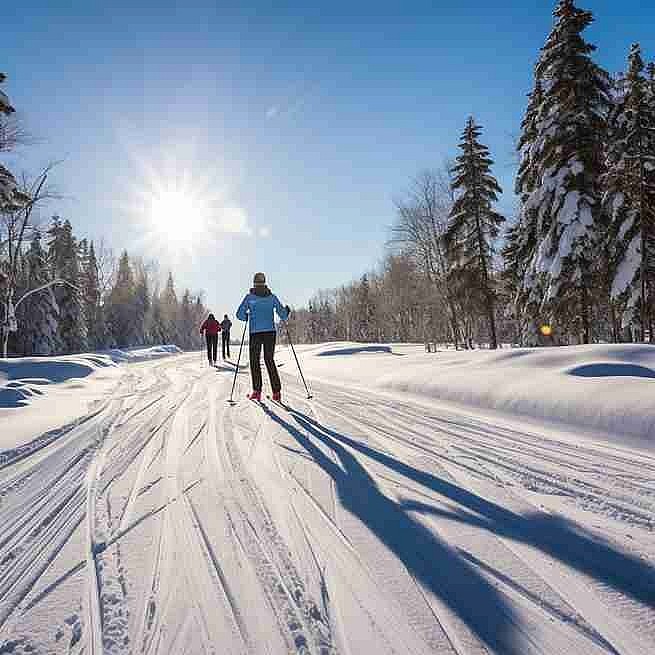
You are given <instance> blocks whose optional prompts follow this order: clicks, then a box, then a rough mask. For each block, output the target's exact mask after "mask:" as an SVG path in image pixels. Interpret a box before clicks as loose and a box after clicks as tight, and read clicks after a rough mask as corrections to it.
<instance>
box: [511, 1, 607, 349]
mask: <svg viewBox="0 0 655 655" xmlns="http://www.w3.org/2000/svg"><path fill="white" fill-rule="evenodd" d="M554 15H555V18H556V21H555V25H554V27H553V30H552V31H551V33H550V35H549V36H548V39H547V40H546V44H545V45H544V47H543V48H542V51H541V56H540V58H539V61H538V63H537V65H536V67H535V80H536V84H537V85H539V87H540V93H541V103H540V105H539V107H538V108H535V109H534V112H535V114H536V116H537V121H536V122H535V124H534V128H535V130H536V132H535V133H534V134H531V135H530V137H529V141H530V142H531V143H532V146H531V148H530V150H531V155H530V161H529V164H527V163H526V166H527V170H525V171H522V175H523V176H525V181H524V182H520V183H519V188H520V189H521V191H523V189H525V191H526V193H522V194H521V205H522V207H521V213H522V215H523V216H530V217H531V218H530V220H529V221H528V223H527V225H531V221H532V220H533V217H536V220H537V225H538V227H539V234H538V235H537V238H538V245H537V248H536V250H535V253H534V254H533V256H532V259H531V261H530V262H529V265H528V266H527V267H526V274H525V279H524V290H525V292H526V293H527V294H528V298H529V300H530V301H531V302H532V303H534V304H538V305H540V306H541V307H543V308H544V310H545V311H546V312H547V313H551V312H552V313H553V314H554V315H555V316H557V318H558V319H559V320H560V321H561V322H564V321H565V320H566V319H567V318H568V323H569V327H571V328H573V329H576V330H577V329H579V332H580V333H581V335H582V340H583V341H584V342H588V341H589V340H590V338H591V325H590V310H589V308H590V304H591V302H592V298H591V295H592V289H591V281H592V278H593V265H594V246H595V245H596V243H597V239H598V232H599V231H600V230H599V226H600V196H601V190H600V186H599V178H600V175H601V172H602V168H603V165H602V160H603V156H602V151H603V144H604V138H605V133H606V125H607V114H608V110H609V107H610V95H609V89H610V78H609V75H608V74H607V73H606V72H605V71H604V70H603V69H601V68H600V67H599V66H598V65H597V64H595V63H594V61H593V60H592V58H591V53H592V52H593V51H594V50H595V46H593V45H591V44H589V43H587V42H586V41H585V40H584V39H583V38H582V32H583V31H584V30H585V29H586V28H587V27H588V26H589V25H590V24H591V23H592V21H593V16H592V14H591V12H589V11H586V10H583V9H579V8H578V7H576V6H575V4H574V2H573V0H560V2H559V3H558V4H557V7H556V9H555V12H554ZM536 88H537V87H536ZM537 95H538V94H537ZM535 99H536V98H535ZM531 129H532V124H531ZM522 179H523V178H522ZM526 229H527V227H526Z"/></svg>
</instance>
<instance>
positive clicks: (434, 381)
mask: <svg viewBox="0 0 655 655" xmlns="http://www.w3.org/2000/svg"><path fill="white" fill-rule="evenodd" d="M383 349H386V351H387V353H388V352H389V351H391V352H392V354H394V355H398V354H404V355H406V356H405V357H388V356H385V354H384V353H383V352H382V350H383ZM366 352H368V353H381V354H380V355H379V356H375V355H374V354H370V355H366V356H359V354H358V353H366ZM330 353H335V354H337V353H353V354H355V355H356V356H354V357H342V358H335V359H336V360H337V361H338V366H337V365H335V364H336V361H335V359H333V358H330V357H326V356H325V355H326V354H330ZM301 359H302V365H303V368H304V369H305V370H306V373H307V374H308V375H310V376H312V377H314V378H315V379H318V380H325V381H328V382H332V383H339V384H345V385H349V384H350V385H352V386H360V387H366V388H377V389H380V390H385V391H392V392H404V393H409V394H412V395H415V396H421V397H423V398H429V399H439V400H443V401H449V402H455V403H458V404H462V405H469V406H475V407H478V408H486V409H492V410H497V411H501V412H507V413H511V414H518V415H521V416H524V417H529V418H533V419H536V420H539V421H543V420H547V421H553V422H559V423H565V424H567V425H574V426H577V427H582V428H586V429H590V430H594V431H602V432H603V433H608V434H609V435H610V436H612V437H613V436H616V435H633V436H635V437H637V438H639V443H642V444H644V445H645V446H648V447H651V446H655V347H653V346H650V345H647V344H601V345H586V346H567V347H558V348H516V349H514V348H511V349H510V348H501V349H499V350H496V351H490V350H466V351H459V352H458V351H454V350H441V351H439V352H437V353H426V352H425V349H424V348H423V346H421V345H400V344H399V345H393V346H388V345H386V346H384V345H375V346H373V345H370V344H367V345H362V344H354V343H350V344H347V343H340V344H338V348H337V349H335V346H334V344H324V347H323V348H316V347H312V348H307V349H303V350H302V351H301ZM290 370H291V369H290Z"/></svg>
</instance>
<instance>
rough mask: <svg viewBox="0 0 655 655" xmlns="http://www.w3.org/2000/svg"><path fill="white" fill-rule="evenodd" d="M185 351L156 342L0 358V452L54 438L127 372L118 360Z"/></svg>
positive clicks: (154, 356)
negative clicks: (43, 437)
mask: <svg viewBox="0 0 655 655" xmlns="http://www.w3.org/2000/svg"><path fill="white" fill-rule="evenodd" d="M181 352H182V351H181V350H180V349H179V348H178V347H177V346H154V347H150V348H132V349H129V350H119V349H113V350H107V351H103V352H100V353H85V354H81V355H64V356H58V357H22V358H14V359H0V452H1V451H5V452H6V451H7V450H9V449H13V448H18V447H20V446H23V445H24V444H25V443H26V442H29V441H32V439H33V437H34V435H44V433H48V437H51V436H52V435H53V433H56V432H58V430H59V429H60V428H61V427H62V426H64V425H66V424H68V423H70V422H72V421H74V420H75V419H77V418H79V417H81V416H84V415H85V414H87V412H88V411H89V410H90V409H91V408H92V407H93V406H94V405H97V404H99V403H100V402H101V401H102V400H103V399H104V398H105V397H106V396H107V394H110V393H111V392H112V390H113V388H114V387H115V385H116V384H117V382H118V380H119V378H120V377H121V375H122V373H123V372H124V371H123V370H122V369H120V368H119V367H118V366H117V364H118V363H121V362H141V361H151V360H153V359H158V358H160V357H164V356H168V355H172V354H178V353H181ZM19 410H20V411H19ZM3 425H4V426H9V427H6V428H3Z"/></svg>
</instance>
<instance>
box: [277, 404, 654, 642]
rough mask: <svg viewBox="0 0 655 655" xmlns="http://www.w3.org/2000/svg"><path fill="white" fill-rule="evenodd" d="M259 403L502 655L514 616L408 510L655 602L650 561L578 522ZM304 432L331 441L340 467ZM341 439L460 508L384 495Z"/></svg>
mask: <svg viewBox="0 0 655 655" xmlns="http://www.w3.org/2000/svg"><path fill="white" fill-rule="evenodd" d="M264 410H265V411H266V412H267V414H268V415H269V416H270V417H271V418H272V419H273V420H274V421H275V422H277V423H278V424H279V425H280V426H282V427H283V428H284V429H285V430H286V431H287V432H289V433H290V434H291V435H292V436H293V437H294V438H295V439H296V440H297V441H298V443H299V444H300V445H301V446H302V447H303V448H305V450H306V451H307V452H308V453H309V454H310V455H311V456H312V457H313V459H314V461H315V462H316V463H317V464H318V465H319V466H320V467H321V468H322V469H323V470H324V471H325V472H326V473H327V474H328V475H330V477H331V478H332V479H333V480H334V482H335V485H336V490H337V493H338V495H339V498H340V500H341V502H342V504H343V507H344V508H345V509H346V510H348V511H349V512H351V513H352V514H353V515H354V516H356V517H358V518H359V519H360V520H361V521H362V522H363V523H364V524H366V525H367V526H368V527H369V529H371V530H372V531H373V533H375V535H376V536H377V537H378V538H379V539H380V541H381V542H382V543H384V544H385V545H386V546H387V547H388V548H389V549H391V550H392V551H393V552H394V553H395V554H396V556H397V557H398V558H399V559H400V560H401V561H402V562H403V564H404V565H405V566H406V567H407V569H408V570H409V572H410V573H411V574H412V575H413V576H415V577H416V579H417V580H419V581H420V582H421V584H423V585H424V586H425V587H426V588H428V589H430V590H431V591H432V592H433V593H434V594H435V595H437V596H438V597H440V598H441V599H442V600H443V602H445V603H446V604H447V605H448V606H449V607H450V608H451V609H452V610H453V611H454V612H456V613H457V614H458V615H459V617H460V618H461V619H462V620H463V621H464V622H465V623H466V624H467V625H468V626H469V628H470V629H471V630H473V631H474V632H475V634H476V635H477V636H478V637H479V638H480V639H481V640H482V641H483V642H484V643H486V644H487V645H489V646H490V647H491V648H493V649H497V650H499V651H500V652H503V653H508V654H510V655H514V654H517V655H518V654H519V653H521V652H525V648H524V647H522V645H521V644H520V643H519V641H520V640H519V638H518V635H517V630H516V628H517V626H518V618H517V616H516V615H515V613H514V611H513V609H512V608H511V606H510V605H509V604H508V603H507V601H506V600H505V599H504V598H503V596H502V595H501V594H500V593H499V592H498V591H497V590H496V588H495V587H494V586H492V585H491V584H490V583H489V582H488V581H487V580H486V579H485V578H484V577H483V576H482V575H481V573H480V572H479V569H478V568H477V567H476V566H474V565H473V564H472V563H470V560H469V559H468V558H464V557H462V556H461V554H459V553H457V552H456V551H454V550H453V549H452V548H451V547H449V546H448V545H447V544H445V543H444V542H442V541H441V540H440V539H439V538H438V537H437V536H436V535H435V534H433V533H432V532H431V531H430V530H428V529H427V528H426V527H424V526H423V525H422V524H421V523H420V522H418V521H416V520H415V519H414V518H412V516H411V515H410V514H409V512H417V513H425V514H433V515H438V516H442V517H444V518H446V519H449V520H455V521H458V522H462V523H465V524H468V525H474V526H476V527H478V528H481V529H485V530H489V531H491V532H493V533H494V534H495V535H497V536H499V537H504V538H507V539H510V540H513V541H517V542H521V543H525V544H529V545H530V546H533V547H534V548H537V549H539V550H540V551H542V552H543V553H545V554H547V555H549V556H551V557H553V558H555V559H557V560H559V561H560V562H563V563H565V564H566V565H568V566H570V567H572V568H574V569H576V570H578V571H580V572H581V573H584V574H586V575H588V576H590V577H592V578H594V579H595V580H598V581H599V582H601V583H603V584H606V585H609V586H611V587H613V588H615V589H617V590H619V591H621V592H622V593H624V594H625V595H626V596H629V597H632V598H634V599H636V600H638V601H640V602H641V603H643V604H644V605H646V606H648V607H650V608H654V609H655V571H654V570H653V568H652V567H651V566H650V565H649V564H648V563H647V562H645V561H643V560H640V559H639V558H637V557H634V556H632V555H630V554H628V553H625V552H622V551H620V550H618V549H617V548H614V547H613V546H612V545H610V544H608V543H604V542H602V541H599V540H598V539H596V538H594V536H593V535H591V534H590V533H587V532H586V531H585V530H584V529H583V528H581V527H580V526H577V525H576V524H574V523H572V522H570V521H567V520H566V519H564V518H562V517H557V516H551V515H546V514H543V513H540V512H534V513H530V514H526V515H519V514H515V513H514V512H511V511H509V510H507V509H505V508H504V507H502V506H500V505H498V504H496V503H494V502H491V501H488V500H486V499H484V498H482V497H481V496H478V495H476V494H474V493H472V492H470V491H467V490H466V489H463V488H462V487H459V486H457V485H455V484H453V483H451V482H449V481H447V480H444V479H443V478H440V477H438V476H436V475H434V474H432V473H428V472H425V471H421V470H419V469H416V468H414V467H413V466H410V465H408V464H405V463H404V462H401V461H400V460H398V459H396V458H394V457H391V456H389V455H387V454H385V453H382V452H380V451H378V450H375V449H374V448H371V447H370V446H367V445H364V444H362V443H360V442H358V441H356V440H354V439H352V438H351V437H348V436H346V435H345V434H340V433H338V432H335V431H334V430H332V429H330V428H327V427H325V426H323V425H321V424H320V423H319V422H318V421H316V420H314V419H313V418H311V417H309V416H307V415H306V414H303V413H301V412H299V411H297V410H293V409H292V410H290V413H291V416H292V417H293V419H294V420H295V421H296V423H297V425H298V426H299V427H302V428H303V429H304V430H305V431H306V433H307V434H305V433H304V432H303V431H301V430H299V429H298V427H296V426H295V425H292V424H291V423H289V422H288V421H285V420H284V419H283V418H282V417H281V416H279V415H278V414H276V413H275V412H273V411H271V410H270V409H269V408H268V407H265V408H264ZM310 436H311V437H314V438H316V439H318V440H319V441H320V442H322V443H323V444H325V445H326V446H328V447H329V448H330V449H332V451H333V452H334V453H335V454H336V455H337V457H338V459H339V462H340V464H341V467H340V466H338V465H337V464H335V463H334V462H333V461H332V460H331V459H330V458H328V457H327V456H326V455H325V454H324V453H323V451H322V450H321V449H320V448H319V447H318V446H316V445H315V444H314V443H313V442H312V439H311V438H310ZM344 445H345V446H348V448H350V449H352V450H353V451H356V452H359V453H361V454H363V455H365V456H366V457H369V458H370V459H371V460H373V461H375V462H378V463H379V464H382V465H383V466H386V467H387V468H389V469H391V470H393V471H395V472H396V473H398V474H400V475H403V476H405V477H406V478H409V479H411V480H413V481H414V482H416V483H418V484H420V485H423V486H425V487H427V488H429V489H431V490H432V491H434V492H436V493H438V494H440V495H441V496H443V497H444V498H448V499H450V500H452V501H454V502H456V503H458V504H459V505H460V506H461V507H462V510H461V511H459V512H451V511H446V510H442V509H440V508H437V507H434V506H432V505H429V504H426V503H420V502H414V501H411V502H403V503H398V502H396V501H394V500H392V499H390V498H388V497H387V496H386V495H384V493H383V492H382V491H381V490H380V489H379V487H378V486H377V484H376V483H375V481H374V479H373V478H372V477H371V475H370V474H369V473H368V472H367V471H366V469H365V468H364V467H363V466H362V465H361V464H360V463H359V461H358V460H357V458H356V457H355V456H354V455H353V454H352V453H351V452H349V450H347V449H346V448H345V447H344Z"/></svg>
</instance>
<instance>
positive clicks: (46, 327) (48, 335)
mask: <svg viewBox="0 0 655 655" xmlns="http://www.w3.org/2000/svg"><path fill="white" fill-rule="evenodd" d="M25 264H26V267H27V290H31V289H38V288H39V287H41V286H43V285H45V284H47V283H48V282H50V281H51V279H52V278H51V275H50V271H49V266H48V260H47V255H46V252H45V251H44V249H43V246H42V244H41V234H40V233H39V232H35V233H34V236H33V237H32V241H31V243H30V247H29V250H28V251H27V253H26V255H25ZM21 310H23V311H24V314H25V319H24V321H22V325H23V326H24V328H23V330H22V332H23V335H24V339H25V342H26V345H27V352H26V354H33V355H52V354H54V353H56V352H59V351H60V350H61V349H62V344H61V342H60V340H59V337H58V330H57V326H58V322H59V306H58V305H57V299H56V298H55V293H54V289H53V287H48V288H46V289H44V290H43V291H39V292H37V293H35V294H33V295H31V296H29V297H28V298H27V299H26V300H25V302H24V303H23V305H22V306H21Z"/></svg>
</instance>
